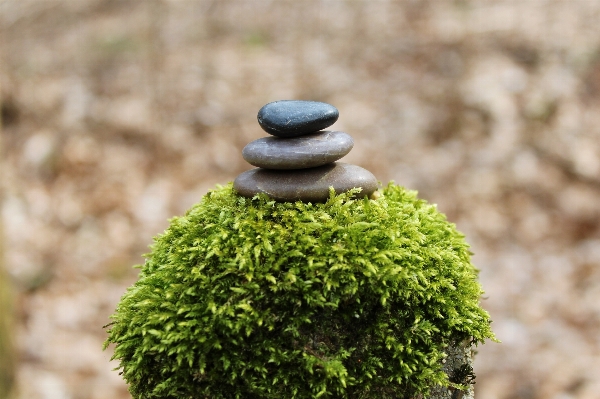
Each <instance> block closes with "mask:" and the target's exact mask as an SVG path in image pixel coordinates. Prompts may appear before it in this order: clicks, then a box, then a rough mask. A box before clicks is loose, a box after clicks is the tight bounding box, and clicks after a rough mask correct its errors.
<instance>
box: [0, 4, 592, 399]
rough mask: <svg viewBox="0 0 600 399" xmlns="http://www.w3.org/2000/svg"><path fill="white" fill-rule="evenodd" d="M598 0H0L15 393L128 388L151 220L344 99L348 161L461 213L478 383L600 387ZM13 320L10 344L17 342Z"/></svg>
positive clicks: (487, 394) (6, 295) (155, 227)
mask: <svg viewBox="0 0 600 399" xmlns="http://www.w3.org/2000/svg"><path fill="white" fill-rule="evenodd" d="M598 21H600V2H599V1H584V0H573V1H545V0H524V1H516V0H510V1H508V0H506V1H502V0H498V1H484V0H481V1H475V0H471V1H469V0H454V1H452V0H430V1H427V0H415V1H410V0H405V1H374V0H371V1H366V0H365V1H333V0H328V1H313V0H303V1H267V0H262V1H250V0H248V1H217V0H214V1H210V0H207V1H201V0H198V1H191V0H189V1H185V0H172V1H167V0H164V1H163V0H147V1H142V0H135V1H134V0H130V1H125V0H122V1H117V0H69V1H53V0H35V1H31V0H4V1H2V2H0V40H1V42H0V52H1V53H0V57H1V59H0V65H1V71H0V86H1V88H0V95H1V97H0V98H1V101H2V108H1V109H2V134H1V140H2V153H1V158H0V162H1V165H0V166H1V172H0V173H1V178H0V185H1V186H0V187H1V190H2V220H3V230H4V232H3V237H4V243H3V247H4V255H3V265H2V267H3V269H4V270H3V271H2V273H0V276H2V277H0V286H1V288H0V294H1V295H0V298H1V299H0V301H2V304H1V305H0V306H2V308H1V309H0V312H1V313H0V315H1V317H0V330H1V331H0V356H1V357H2V358H1V360H0V384H1V385H0V397H2V398H4V397H7V396H8V393H7V392H8V389H9V388H10V387H11V386H12V390H13V397H14V398H19V399H105V398H111V399H112V398H114V399H126V398H129V397H130V396H129V394H128V392H127V388H126V385H125V384H124V383H123V381H122V380H121V377H120V376H119V375H118V372H116V371H112V369H113V368H114V367H116V364H115V363H114V362H110V361H109V359H110V356H111V353H112V349H111V348H109V349H108V350H107V351H104V352H103V351H102V343H103V341H104V339H105V336H106V334H105V331H104V330H103V328H102V326H103V325H105V324H107V323H108V322H109V315H110V314H111V313H112V312H113V310H114V309H115V306H116V304H117V302H118V301H119V298H120V296H121V295H122V294H123V293H124V291H125V289H126V287H128V286H129V285H131V284H132V283H133V282H134V281H135V279H136V276H137V269H133V268H132V265H135V264H139V263H142V262H143V258H142V254H144V253H145V252H147V246H148V245H149V244H150V243H151V240H152V237H153V236H155V235H156V234H159V233H161V232H162V231H163V230H164V229H165V228H166V227H167V225H168V222H167V220H168V218H170V217H172V216H175V215H181V214H183V213H184V212H185V211H186V209H188V208H189V207H190V206H191V205H192V204H193V203H195V202H197V201H199V200H200V198H201V197H202V195H203V194H205V193H206V192H207V190H209V189H211V188H213V187H214V186H215V185H216V184H218V183H226V182H229V181H232V180H233V179H234V178H235V176H236V175H237V174H238V173H240V172H242V171H244V170H247V169H249V168H250V165H248V164H246V163H245V162H244V160H243V159H242V157H241V150H242V148H243V146H244V145H245V144H246V143H248V142H249V141H251V140H253V139H256V138H259V137H262V136H265V133H264V132H263V131H262V130H261V129H260V127H259V126H258V124H257V122H256V113H257V111H258V110H259V108H260V107H261V106H262V105H264V104H266V103H267V102H270V101H274V100H280V99H306V100H318V101H325V102H328V103H331V104H333V105H335V106H336V107H337V108H338V109H339V111H340V118H339V121H338V122H337V123H336V124H335V125H334V126H333V128H334V129H337V130H343V131H346V132H348V133H349V134H351V135H352V136H353V137H354V139H355V142H356V144H355V147H354V150H353V151H352V152H351V153H350V154H349V155H348V156H347V157H346V158H345V160H346V162H349V163H355V164H358V165H361V166H363V167H365V168H367V169H369V170H370V171H372V172H373V173H374V174H375V175H376V176H377V177H378V179H380V180H381V182H382V183H384V184H385V183H387V182H388V181H389V180H395V181H396V182H397V183H398V184H401V185H403V186H406V187H408V188H410V189H414V190H418V191H419V195H420V196H421V197H422V198H424V199H426V200H428V201H429V202H432V203H435V204H438V207H439V209H440V210H441V211H442V212H444V213H446V214H447V215H448V218H449V220H450V221H452V222H454V223H456V224H457V226H458V228H459V229H460V230H461V231H462V232H464V233H465V235H466V237H467V240H468V241H469V242H470V243H471V245H472V250H473V252H474V254H475V255H474V257H473V261H474V263H475V264H476V266H477V267H478V268H480V269H481V273H480V280H481V283H482V285H483V287H484V289H485V290H486V295H485V296H484V298H483V300H482V303H483V306H484V307H485V308H486V309H487V310H488V311H489V312H490V313H491V315H492V318H493V320H494V324H493V327H494V330H495V332H496V334H497V336H498V338H499V339H501V340H502V341H503V343H502V344H496V343H492V342H490V343H487V344H485V345H483V346H480V347H479V348H478V350H479V353H478V355H477V358H476V364H475V370H476V373H477V380H476V381H477V385H476V392H477V397H478V398H480V399H490V398H491V399H494V398H498V399H505V398H506V399H507V398H514V399H542V398H544V399H546V398H550V399H568V398H581V399H583V398H586V399H591V398H600V108H599V107H600V24H599V23H598ZM11 342H12V344H11Z"/></svg>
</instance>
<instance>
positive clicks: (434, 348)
mask: <svg viewBox="0 0 600 399" xmlns="http://www.w3.org/2000/svg"><path fill="white" fill-rule="evenodd" d="M356 193H358V190H354V191H351V192H349V193H346V194H341V195H335V194H334V193H333V192H332V193H331V196H330V199H329V200H328V202H327V203H324V204H310V203H308V204H307V203H302V202H296V203H276V202H273V201H271V200H269V198H268V197H266V196H257V197H255V198H253V199H251V200H250V199H247V198H242V197H240V196H238V195H237V194H236V193H235V192H234V191H233V189H232V186H231V185H228V186H225V187H218V188H217V189H216V190H214V191H211V192H209V193H208V194H207V195H206V196H205V197H204V198H203V199H202V201H201V202H200V203H199V204H197V205H195V206H194V207H192V209H191V210H190V211H188V213H187V214H186V215H185V216H183V217H177V218H174V219H173V220H172V221H171V225H170V227H169V228H168V229H167V230H166V231H165V233H164V234H162V235H160V236H158V237H157V238H156V239H155V243H154V245H153V246H152V247H151V252H150V253H149V254H147V260H146V263H145V264H144V265H143V266H142V267H141V274H140V278H139V281H138V282H137V283H135V284H134V285H133V286H132V287H130V288H129V289H128V290H127V292H126V294H125V295H124V296H123V298H122V300H121V302H120V304H119V305H118V307H117V311H116V313H115V315H114V316H113V317H112V318H113V321H112V323H111V327H110V330H109V331H108V333H109V338H108V339H107V341H106V345H108V344H111V343H113V344H116V346H115V353H114V358H116V359H119V360H120V365H121V368H122V371H123V377H124V378H125V380H126V381H127V382H128V383H129V385H130V391H131V393H132V395H133V397H134V398H210V399H219V398H243V399H254V398H256V399H259V398H260V399H265V398H277V399H280V398H301V399H305V398H316V397H322V398H357V399H358V398H373V399H375V398H377V399H382V398H410V397H413V396H415V395H418V394H419V393H427V392H428V389H429V388H430V387H431V386H433V385H436V384H442V385H446V386H447V385H452V384H453V383H452V382H450V381H449V379H448V376H447V375H446V374H445V373H443V371H442V369H441V366H442V363H441V362H442V359H443V358H444V356H445V355H444V349H445V348H446V346H447V345H448V344H450V343H452V342H457V341H463V340H470V341H471V342H472V343H474V344H478V343H482V342H483V341H484V340H485V339H493V333H492V331H491V329H490V318H489V315H488V314H487V313H486V312H485V311H484V310H483V309H482V308H481V307H480V306H479V297H480V295H481V294H482V290H481V287H480V285H479V284H478V282H477V270H476V269H475V268H474V267H473V265H472V264H471V263H470V252H469V249H468V245H467V244H466V243H465V241H464V237H463V236H462V235H461V234H460V233H458V232H457V231H456V229H455V226H454V225H453V224H451V223H449V222H448V221H447V220H446V218H445V216H444V215H443V214H441V213H440V212H438V211H437V209H436V208H435V206H432V205H429V204H427V203H426V202H425V201H423V200H419V199H417V197H416V193H415V192H411V191H407V190H405V189H404V188H402V187H399V186H396V185H394V184H392V183H390V184H389V185H388V186H387V187H386V188H385V189H384V190H383V196H382V197H380V198H378V199H377V200H369V199H366V198H365V199H359V200H353V199H351V198H352V195H354V194H356Z"/></svg>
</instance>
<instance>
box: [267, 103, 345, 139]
mask: <svg viewBox="0 0 600 399" xmlns="http://www.w3.org/2000/svg"><path fill="white" fill-rule="evenodd" d="M339 116H340V113H339V112H338V110H337V108H335V107H334V106H333V105H329V104H326V103H321V102H317V101H299V100H283V101H275V102H272V103H269V104H267V105H265V106H264V107H262V108H261V109H260V111H258V116H257V117H258V123H259V124H260V127H262V128H263V129H264V131H265V132H267V133H269V134H272V135H273V136H277V137H284V138H287V137H296V136H302V135H303V134H308V133H313V132H317V131H319V130H321V129H325V128H326V127H329V126H331V125H333V124H334V123H335V121H337V119H338V117H339Z"/></svg>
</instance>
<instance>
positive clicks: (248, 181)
mask: <svg viewBox="0 0 600 399" xmlns="http://www.w3.org/2000/svg"><path fill="white" fill-rule="evenodd" d="M338 117H339V112H338V110H337V109H336V108H335V107H334V106H332V105H329V104H326V103H321V102H315V101H291V100H286V101H275V102H272V103H269V104H267V105H265V106H264V107H262V108H261V109H260V111H258V123H259V124H260V126H261V127H262V128H263V130H265V131H266V132H267V133H269V134H271V135H272V136H273V137H263V138H260V139H258V140H254V141H253V142H251V143H249V144H248V145H247V146H246V147H244V149H243V151H242V156H243V157H244V159H245V160H246V161H247V162H248V163H250V164H252V165H254V166H257V168H256V169H251V170H249V171H246V172H244V173H241V174H240V175H239V176H238V177H237V178H236V179H235V181H234V183H233V187H234V189H235V190H236V191H237V192H238V193H239V194H240V195H242V196H244V197H254V196H255V195H256V194H258V193H265V194H267V195H268V196H269V197H271V198H273V199H274V200H276V201H280V202H294V201H304V202H325V201H327V199H328V198H329V187H333V188H334V190H335V192H336V193H337V194H339V193H342V192H345V191H348V190H351V189H353V188H361V189H362V190H361V192H360V194H359V195H360V196H361V197H362V196H370V195H371V194H373V193H374V192H375V191H376V190H377V179H376V178H375V176H373V174H372V173H371V172H369V171H368V170H366V169H363V168H361V167H360V166H356V165H351V164H346V163H341V162H336V161H337V160H338V159H340V158H342V157H343V156H344V155H346V154H348V153H349V152H350V150H351V149H352V147H353V146H354V140H352V137H350V135H348V134H347V133H344V132H338V131H328V130H322V129H325V128H327V127H329V126H331V125H333V124H334V123H335V121H336V120H337V119H338Z"/></svg>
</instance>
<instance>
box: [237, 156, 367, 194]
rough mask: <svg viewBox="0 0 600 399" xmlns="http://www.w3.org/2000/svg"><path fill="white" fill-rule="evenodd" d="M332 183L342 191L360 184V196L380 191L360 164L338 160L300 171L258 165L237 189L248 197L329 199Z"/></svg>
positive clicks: (240, 177) (247, 172) (249, 172)
mask: <svg viewBox="0 0 600 399" xmlns="http://www.w3.org/2000/svg"><path fill="white" fill-rule="evenodd" d="M330 186H331V187H333V188H334V190H335V192H336V193H338V194H339V193H342V192H345V191H348V190H350V189H352V188H355V187H360V188H362V191H361V192H360V194H359V195H358V196H359V197H363V196H370V195H371V194H372V193H373V192H374V191H375V190H377V179H376V178H375V176H373V174H372V173H371V172H369V171H368V170H366V169H363V168H361V167H360V166H356V165H350V164H345V163H341V162H336V163H330V164H327V165H324V166H319V167H317V168H310V169H299V170H272V169H262V168H256V169H251V170H248V171H246V172H244V173H241V174H240V175H239V176H238V177H236V179H235V181H234V182H233V188H234V189H235V190H236V191H237V192H238V193H239V194H240V195H242V196H244V197H254V196H255V195H256V194H258V193H265V194H267V195H268V196H269V197H271V198H273V199H274V200H276V201H280V202H294V201H303V202H325V201H327V199H328V198H329V187H330Z"/></svg>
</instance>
